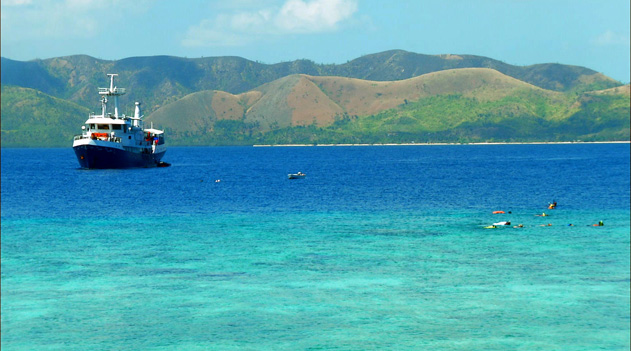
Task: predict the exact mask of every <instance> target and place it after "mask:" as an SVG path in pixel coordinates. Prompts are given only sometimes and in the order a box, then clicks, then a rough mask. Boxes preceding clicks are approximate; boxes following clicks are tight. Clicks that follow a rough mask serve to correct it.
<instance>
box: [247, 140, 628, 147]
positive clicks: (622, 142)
mask: <svg viewBox="0 0 631 351" xmlns="http://www.w3.org/2000/svg"><path fill="white" fill-rule="evenodd" d="M629 143H631V141H550V142H548V141H537V142H516V143H509V142H493V143H403V144H395V143H385V144H259V145H252V146H253V147H297V146H300V147H303V146H432V145H545V144H559V145H560V144H629Z"/></svg>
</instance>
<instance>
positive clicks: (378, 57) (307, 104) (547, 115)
mask: <svg viewBox="0 0 631 351" xmlns="http://www.w3.org/2000/svg"><path fill="white" fill-rule="evenodd" d="M470 66H473V67H470ZM1 68H2V87H3V99H2V117H3V118H2V119H3V121H7V122H8V123H9V125H10V124H11V123H13V121H14V120H15V119H16V118H19V116H28V115H29V114H38V113H39V112H38V111H34V110H33V109H32V108H30V107H24V106H26V105H19V104H17V103H16V101H18V100H16V99H4V95H5V91H7V92H9V91H10V92H11V93H12V94H14V96H17V95H20V94H22V95H23V98H25V99H27V100H32V102H33V103H32V104H31V105H30V106H36V105H37V106H44V105H46V104H49V107H44V109H46V108H48V109H49V110H50V111H59V110H60V106H64V107H65V108H69V109H70V110H72V111H73V112H70V113H69V114H73V115H72V116H68V115H64V114H63V113H61V114H60V115H54V114H50V116H49V118H50V119H51V121H52V123H54V122H55V121H56V123H58V124H60V125H66V123H67V121H69V120H72V121H77V122H76V124H77V126H79V125H80V124H81V123H82V122H83V119H84V117H81V116H76V115H74V114H75V113H77V111H79V110H78V109H77V108H78V107H81V109H80V110H81V111H82V112H81V113H82V114H83V113H84V112H83V111H89V110H92V111H98V110H99V109H100V104H99V101H98V98H97V97H96V91H97V89H96V88H97V87H100V86H104V85H107V84H106V83H107V80H106V79H105V78H104V77H105V76H106V73H112V72H114V73H118V74H119V77H118V78H117V80H116V85H117V86H122V87H125V88H127V92H128V94H127V95H126V96H124V97H123V99H122V100H121V108H122V111H123V112H124V113H126V114H131V113H133V103H132V102H133V101H140V102H142V103H143V111H144V113H145V115H146V116H147V121H154V122H156V123H157V124H158V125H161V124H162V126H163V127H165V129H166V130H167V131H169V133H170V135H171V136H172V139H171V141H172V143H173V144H180V145H184V144H186V143H192V144H196V145H205V144H212V145H220V144H239V145H242V144H245V145H247V144H253V143H276V142H278V143H287V142H291V141H299V142H307V143H309V142H325V141H327V140H328V141H331V142H336V141H344V142H346V141H353V142H355V141H357V140H376V141H377V142H380V141H386V142H387V141H389V140H391V139H392V140H394V141H396V142H407V141H408V140H415V139H418V138H420V139H419V140H430V139H432V138H434V139H440V138H446V139H445V140H468V139H471V138H473V139H474V140H473V141H478V139H480V138H490V139H498V138H499V139H502V138H513V139H516V140H517V139H518V140H542V139H545V138H553V139H555V140H556V139H559V140H560V139H563V140H568V139H569V140H574V139H576V138H583V137H584V136H587V137H588V138H592V139H595V140H596V139H597V140H603V138H605V139H606V138H616V140H618V139H620V138H622V139H624V140H626V139H625V138H627V139H628V134H629V133H628V130H626V129H625V123H626V125H628V112H626V111H628V110H629V107H628V105H629V103H628V101H629V99H628V95H629V94H628V88H626V89H625V86H622V84H621V83H620V82H616V81H615V80H613V79H611V78H609V77H605V76H604V75H602V74H600V73H597V72H595V71H593V70H590V69H588V68H585V67H578V66H568V65H560V64H538V65H532V66H523V67H521V66H513V65H509V64H506V63H503V62H501V61H497V60H494V59H491V58H486V57H481V56H473V55H423V54H415V53H410V52H406V51H402V50H391V51H384V52H381V53H376V54H371V55H365V56H362V57H360V58H357V59H354V60H351V61H348V62H347V63H345V64H341V65H335V64H330V65H324V64H315V63H314V62H312V61H310V60H296V61H291V62H282V63H277V64H271V65H270V64H263V63H259V62H254V61H250V60H247V59H244V58H240V57H211V58H198V59H188V58H181V57H175V56H148V57H131V58H126V59H122V60H117V61H107V60H100V59H96V58H93V57H90V56H87V55H74V56H66V57H60V58H51V59H47V60H34V61H28V62H21V61H14V60H10V59H7V58H4V57H3V58H2V65H1ZM502 71H503V72H502ZM421 73H422V74H421ZM325 74H327V75H325ZM511 74H512V75H511ZM519 77H521V78H522V79H520V78H519ZM368 78H373V80H369V79H368ZM12 87H14V88H12ZM222 87H223V88H225V89H223V88H222ZM627 87H628V86H627ZM17 88H24V89H33V90H34V91H39V92H41V93H42V94H44V95H40V94H31V92H30V91H28V90H19V89H17ZM37 88H39V89H37ZM625 94H626V95H625ZM45 96H50V98H45ZM53 98H54V99H53ZM65 102H69V103H71V104H72V105H64V104H65ZM42 104H43V105H42ZM18 105H19V106H23V109H22V110H19V109H18V108H15V107H16V106H18ZM130 106H131V107H130ZM130 108H131V110H130ZM474 112H475V113H474ZM598 113H600V114H601V115H602V114H604V120H606V123H604V124H602V123H601V124H602V128H601V127H596V128H592V127H591V126H590V125H591V124H593V125H597V126H599V125H600V124H598V123H600V122H598V121H599V120H603V117H602V116H600V117H599V116H597V114H598ZM625 113H626V116H625ZM516 116H522V117H523V118H522V117H516ZM516 118H517V119H516ZM625 118H626V120H625ZM526 120H527V121H530V122H527V123H526V124H524V126H525V128H526V129H528V131H527V132H526V131H524V130H519V129H517V130H514V128H513V127H512V126H511V123H512V124H513V125H518V124H523V123H522V121H526ZM592 120H593V121H592ZM554 121H556V122H554ZM568 121H576V123H577V125H580V126H581V127H580V128H573V127H572V126H569V127H572V128H569V127H568V126H566V127H568V130H572V131H573V132H572V133H570V134H567V133H564V132H563V130H562V128H561V127H559V126H558V125H561V124H563V123H569V122H568ZM553 122H554V123H553ZM591 122H594V123H591ZM596 122H598V123H596ZM73 123H74V122H73ZM524 123H525V122H524ZM555 123H556V124H555ZM3 124H4V123H3ZM502 124H504V125H505V126H506V127H505V128H504V127H502V128H504V129H502V128H499V127H497V125H502ZM491 125H495V126H496V127H489V126H491ZM466 126H469V127H471V128H472V131H471V132H469V131H467V130H466V128H465V127H466ZM605 127H606V128H609V129H608V131H604V130H605V129H603V128H605ZM542 128H545V129H542ZM581 128H582V129H581ZM599 128H601V129H599ZM75 129H76V130H77V133H78V132H79V129H78V127H75ZM627 129H628V128H627ZM32 130H37V128H32ZM501 130H507V131H509V132H510V133H512V134H511V135H507V134H505V133H504V134H503V133H502V132H501ZM553 130H554V131H556V132H554V133H552V132H550V131H553ZM585 130H590V133H583V131H585ZM476 131H481V132H476ZM23 132H24V133H25V134H24V136H25V138H26V139H25V140H34V139H37V140H43V139H42V138H37V137H36V136H35V135H34V134H33V133H30V132H29V133H27V132H26V130H24V131H23ZM51 132H54V130H52V131H49V132H48V133H51ZM15 133H16V131H15V130H13V129H11V130H9V129H7V128H5V127H4V126H3V129H2V146H11V145H15V141H16V139H15V138H14V137H15V136H16V135H17V134H15ZM38 133H40V134H41V133H46V132H44V131H41V130H40V131H38ZM537 133H539V136H537V135H538V134H537ZM551 133H552V134H551ZM555 133H556V134H555ZM603 133H604V134H603ZM8 135H10V137H7V136H8ZM63 135H65V134H63ZM476 138H477V139H476ZM45 139H48V140H56V141H55V143H54V145H55V146H63V145H64V143H67V141H65V142H64V141H62V140H61V139H55V137H54V136H50V135H47V136H46V138H45ZM25 143H26V144H28V142H25ZM23 144H24V143H23Z"/></svg>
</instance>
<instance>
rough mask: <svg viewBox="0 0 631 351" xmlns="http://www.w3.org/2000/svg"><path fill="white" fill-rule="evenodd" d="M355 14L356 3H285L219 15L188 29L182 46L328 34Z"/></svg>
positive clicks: (347, 0)
mask: <svg viewBox="0 0 631 351" xmlns="http://www.w3.org/2000/svg"><path fill="white" fill-rule="evenodd" d="M356 11H357V1H356V0H311V1H306V0H287V1H286V2H285V3H284V4H283V5H282V6H281V7H280V8H279V7H275V8H263V9H259V10H257V11H235V12H233V13H228V14H227V13H222V14H219V15H216V16H215V17H214V18H213V19H205V20H203V21H202V22H200V23H199V24H197V25H195V26H192V27H190V28H189V30H188V33H187V34H186V37H185V38H184V40H183V41H182V45H184V46H238V45H244V44H247V43H249V42H252V41H255V40H260V39H261V37H263V36H270V35H271V36H281V35H286V34H296V33H300V34H304V33H321V32H330V31H335V30H337V29H338V27H339V25H340V24H341V23H343V22H344V21H346V20H349V19H350V18H351V17H352V15H353V14H354V13H355V12H356Z"/></svg>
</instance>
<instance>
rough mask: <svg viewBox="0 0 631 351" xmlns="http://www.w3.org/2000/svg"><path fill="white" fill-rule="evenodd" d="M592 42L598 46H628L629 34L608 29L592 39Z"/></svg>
mask: <svg viewBox="0 0 631 351" xmlns="http://www.w3.org/2000/svg"><path fill="white" fill-rule="evenodd" d="M592 43H593V44H595V45H598V46H608V45H621V44H622V45H626V46H629V36H628V35H624V34H619V33H616V32H614V31H611V30H608V31H606V32H604V33H602V34H600V35H599V36H597V37H595V38H594V39H593V40H592Z"/></svg>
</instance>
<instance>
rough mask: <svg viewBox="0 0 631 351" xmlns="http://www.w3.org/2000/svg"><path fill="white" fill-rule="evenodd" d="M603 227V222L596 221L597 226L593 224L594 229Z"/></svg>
mask: <svg viewBox="0 0 631 351" xmlns="http://www.w3.org/2000/svg"><path fill="white" fill-rule="evenodd" d="M604 225H605V223H603V221H598V223H597V224H593V226H594V227H602V226H604Z"/></svg>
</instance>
